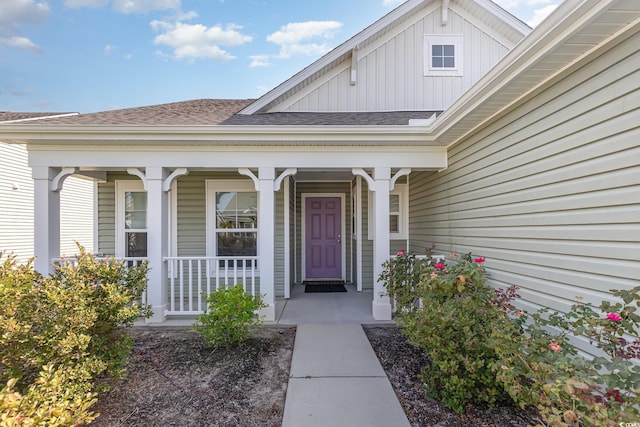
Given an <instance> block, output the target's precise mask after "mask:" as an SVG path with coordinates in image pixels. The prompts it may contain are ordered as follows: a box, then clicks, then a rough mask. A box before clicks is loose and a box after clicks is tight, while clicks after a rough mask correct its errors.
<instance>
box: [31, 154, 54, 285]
mask: <svg viewBox="0 0 640 427" xmlns="http://www.w3.org/2000/svg"><path fill="white" fill-rule="evenodd" d="M58 172H59V170H58V169H54V168H50V167H47V166H37V167H33V168H32V170H31V176H32V178H33V186H34V188H33V196H34V203H33V208H34V212H33V238H34V242H33V243H34V245H33V246H34V248H33V249H34V255H35V257H36V260H35V262H34V268H35V269H36V271H37V272H39V273H40V274H43V275H47V274H49V273H52V272H53V270H54V267H53V264H52V259H53V258H57V257H58V256H59V255H60V192H59V191H52V189H51V183H52V181H53V180H54V179H55V178H56V176H57V175H58Z"/></svg>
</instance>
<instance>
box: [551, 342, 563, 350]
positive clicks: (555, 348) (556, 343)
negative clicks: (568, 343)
mask: <svg viewBox="0 0 640 427" xmlns="http://www.w3.org/2000/svg"><path fill="white" fill-rule="evenodd" d="M561 349H562V347H560V344H558V342H557V341H554V342H552V343H551V344H549V350H551V351H560V350H561Z"/></svg>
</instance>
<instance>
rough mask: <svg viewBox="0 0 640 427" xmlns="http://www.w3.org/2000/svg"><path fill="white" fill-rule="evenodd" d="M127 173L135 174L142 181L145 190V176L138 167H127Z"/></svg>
mask: <svg viewBox="0 0 640 427" xmlns="http://www.w3.org/2000/svg"><path fill="white" fill-rule="evenodd" d="M127 173H128V174H129V175H135V176H137V177H138V178H140V180H141V181H142V185H143V186H144V190H145V191H147V176H146V175H145V174H144V172H142V171H141V170H140V169H138V168H127Z"/></svg>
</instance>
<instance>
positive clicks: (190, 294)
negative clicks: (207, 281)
mask: <svg viewBox="0 0 640 427" xmlns="http://www.w3.org/2000/svg"><path fill="white" fill-rule="evenodd" d="M188 293H189V311H193V260H192V259H190V260H189V292H188Z"/></svg>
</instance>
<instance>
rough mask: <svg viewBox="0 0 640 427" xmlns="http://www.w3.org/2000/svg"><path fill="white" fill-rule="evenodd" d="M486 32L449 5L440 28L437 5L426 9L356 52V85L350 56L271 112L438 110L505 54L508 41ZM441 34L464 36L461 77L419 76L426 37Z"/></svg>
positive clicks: (462, 91) (456, 96)
mask: <svg viewBox="0 0 640 427" xmlns="http://www.w3.org/2000/svg"><path fill="white" fill-rule="evenodd" d="M488 31H490V29H484V30H483V29H481V28H479V27H478V26H476V25H475V24H474V23H473V22H472V21H471V20H470V19H467V18H466V17H464V16H463V15H461V14H459V13H457V12H456V8H455V7H454V6H453V5H452V6H451V8H450V10H449V22H448V23H447V25H445V26H443V25H441V21H440V8H439V7H435V5H432V6H429V7H426V8H425V9H424V10H422V11H421V12H420V13H417V14H416V15H415V16H413V17H411V18H410V19H408V20H407V21H405V22H404V23H403V24H402V25H401V26H399V27H397V28H394V29H393V30H392V31H390V32H389V33H388V34H386V35H385V36H384V37H383V38H381V39H380V40H376V41H375V42H374V43H372V44H371V45H369V46H365V47H363V48H362V50H360V51H359V52H358V61H357V82H356V84H355V85H351V84H350V78H351V77H350V76H351V60H350V59H349V60H347V61H345V62H343V63H342V64H341V65H339V66H338V67H336V68H335V69H334V70H332V71H331V72H330V74H327V75H325V76H323V77H321V78H320V79H319V80H318V83H316V84H315V85H313V86H310V87H308V88H305V89H303V90H302V91H301V92H300V95H297V96H294V97H292V98H291V99H289V100H287V101H286V104H285V103H283V104H281V105H278V106H276V107H275V108H273V109H272V111H389V110H443V109H445V108H446V107H447V106H449V105H450V104H451V103H453V101H455V100H456V99H457V98H458V97H459V96H460V95H462V94H463V93H464V91H465V90H467V89H468V88H469V87H471V85H472V84H473V83H474V82H476V81H477V80H478V79H480V78H481V77H482V76H483V75H484V74H485V73H486V72H487V71H488V70H489V69H490V68H491V67H493V65H495V64H496V63H497V62H498V61H499V60H500V59H501V58H502V57H503V56H504V55H505V54H506V53H507V52H508V50H509V47H508V46H507V44H506V43H508V42H507V41H500V40H499V39H501V37H500V36H499V35H497V34H495V35H493V34H489V33H488ZM441 34H455V35H462V36H463V66H464V71H463V75H462V76H425V75H424V74H425V73H424V56H425V35H441Z"/></svg>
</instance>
